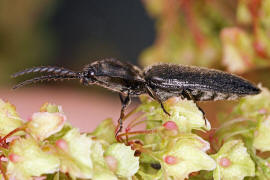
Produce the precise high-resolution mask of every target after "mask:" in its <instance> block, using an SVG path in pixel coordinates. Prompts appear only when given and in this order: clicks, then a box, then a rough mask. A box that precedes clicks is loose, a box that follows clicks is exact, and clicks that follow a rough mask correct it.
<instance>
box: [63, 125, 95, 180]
mask: <svg viewBox="0 0 270 180" xmlns="http://www.w3.org/2000/svg"><path fill="white" fill-rule="evenodd" d="M62 140H63V141H64V142H66V143H67V147H66V148H67V149H61V148H58V156H59V157H60V161H61V166H60V171H61V172H63V173H69V175H70V176H71V177H74V178H92V175H93V172H92V168H93V163H92V160H91V146H92V143H93V142H92V140H91V138H90V137H87V136H86V134H80V132H79V130H78V129H72V130H70V131H69V132H68V133H67V134H65V136H63V139H62Z"/></svg>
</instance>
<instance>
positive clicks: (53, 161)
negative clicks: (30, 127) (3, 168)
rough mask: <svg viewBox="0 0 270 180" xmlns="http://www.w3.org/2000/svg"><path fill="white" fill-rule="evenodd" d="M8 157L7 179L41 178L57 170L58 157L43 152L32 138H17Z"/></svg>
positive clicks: (26, 179) (11, 145) (27, 179)
mask: <svg viewBox="0 0 270 180" xmlns="http://www.w3.org/2000/svg"><path fill="white" fill-rule="evenodd" d="M8 157H9V161H8V165H7V175H8V177H9V179H12V178H14V179H20V180H29V179H32V178H31V177H32V176H41V175H42V174H50V173H54V172H56V171H58V170H59V165H60V161H59V159H58V157H57V156H55V155H53V154H50V153H49V152H45V151H44V150H43V149H41V148H40V147H39V145H38V144H37V143H36V142H35V140H34V139H32V138H26V139H22V138H19V139H16V140H14V141H12V143H11V144H10V149H9V155H8Z"/></svg>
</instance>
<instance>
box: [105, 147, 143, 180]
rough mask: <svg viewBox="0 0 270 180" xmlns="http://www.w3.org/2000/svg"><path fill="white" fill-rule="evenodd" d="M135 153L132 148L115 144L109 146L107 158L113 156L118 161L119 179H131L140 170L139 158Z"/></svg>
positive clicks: (117, 171)
mask: <svg viewBox="0 0 270 180" xmlns="http://www.w3.org/2000/svg"><path fill="white" fill-rule="evenodd" d="M134 153H135V151H134V150H132V149H131V147H130V146H126V145H124V144H120V143H115V144H112V145H111V146H109V148H108V149H107V150H106V152H105V156H106V157H108V156H111V157H113V158H115V159H116V161H117V168H116V172H115V173H116V174H117V175H118V176H119V177H123V178H130V177H131V176H133V175H134V174H135V173H136V172H137V171H138V169H139V157H135V156H134Z"/></svg>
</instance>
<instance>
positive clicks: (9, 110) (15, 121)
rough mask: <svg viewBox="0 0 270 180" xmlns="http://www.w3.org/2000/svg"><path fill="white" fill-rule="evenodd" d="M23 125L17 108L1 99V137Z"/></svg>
mask: <svg viewBox="0 0 270 180" xmlns="http://www.w3.org/2000/svg"><path fill="white" fill-rule="evenodd" d="M22 124H23V121H22V120H21V118H20V117H19V116H18V114H17V112H16V108H15V106H13V105H12V104H10V103H9V102H5V101H3V100H2V99H0V136H5V135H7V134H8V133H9V132H11V131H12V130H14V129H16V128H18V127H20V126H22Z"/></svg>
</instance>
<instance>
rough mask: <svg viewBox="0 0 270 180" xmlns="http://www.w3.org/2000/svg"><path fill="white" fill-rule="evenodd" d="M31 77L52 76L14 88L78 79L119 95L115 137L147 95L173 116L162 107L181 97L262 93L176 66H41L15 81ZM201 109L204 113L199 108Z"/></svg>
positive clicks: (226, 77)
mask: <svg viewBox="0 0 270 180" xmlns="http://www.w3.org/2000/svg"><path fill="white" fill-rule="evenodd" d="M29 73H49V75H43V76H40V77H35V78H33V79H29V80H26V81H23V82H21V83H19V84H17V85H16V86H14V87H13V88H14V89H16V88H18V87H21V86H24V85H27V84H31V83H35V82H39V81H44V80H62V79H79V80H80V82H81V83H82V84H83V85H87V86H88V85H92V84H96V85H99V86H102V87H105V88H108V89H110V90H113V91H116V92H118V93H119V95H120V100H121V104H122V108H121V113H120V118H119V120H118V122H119V123H118V127H119V129H118V128H117V129H118V130H117V131H116V136H117V134H118V133H119V132H120V131H121V129H122V119H123V118H124V113H125V110H126V108H127V106H128V105H129V104H130V102H131V100H130V96H139V95H140V94H148V95H150V96H151V97H152V98H153V99H155V100H156V101H158V102H159V103H160V105H161V107H162V109H163V111H164V112H165V113H166V114H168V115H170V114H169V113H168V112H167V111H166V109H165V108H164V106H163V102H164V101H166V100H167V99H168V98H170V97H175V96H180V97H182V98H187V99H188V100H193V101H194V102H195V103H196V101H209V100H232V99H236V98H239V97H242V96H246V95H254V94H258V93H260V89H259V88H257V87H256V86H255V85H253V84H252V83H250V82H249V81H247V80H245V79H243V78H241V77H239V76H236V75H232V74H229V73H226V72H222V71H218V70H213V69H207V68H200V67H194V66H183V65H173V64H157V65H154V66H149V67H148V68H146V69H145V70H141V69H140V68H138V67H137V66H134V65H132V64H129V63H124V62H121V61H118V60H115V59H103V60H100V61H95V62H93V63H91V64H88V65H86V66H85V67H84V68H83V70H82V71H72V70H69V69H66V68H60V67H48V66H40V67H34V68H29V69H26V70H23V71H21V72H18V73H15V74H14V75H13V77H17V76H21V75H24V74H29ZM198 108H199V109H200V110H201V108H200V107H199V106H198ZM201 111H202V110H201ZM202 113H203V114H204V112H203V111H202Z"/></svg>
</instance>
